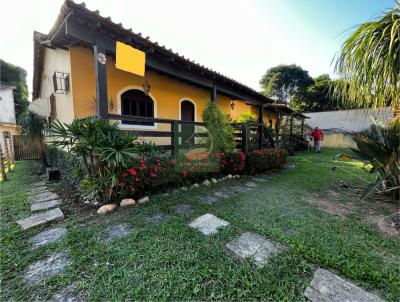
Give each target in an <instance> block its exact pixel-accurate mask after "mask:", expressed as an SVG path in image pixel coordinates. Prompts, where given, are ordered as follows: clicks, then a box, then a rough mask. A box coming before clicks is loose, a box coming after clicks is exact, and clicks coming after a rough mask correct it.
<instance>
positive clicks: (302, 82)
mask: <svg viewBox="0 0 400 302" xmlns="http://www.w3.org/2000/svg"><path fill="white" fill-rule="evenodd" d="M312 83H313V79H312V78H311V77H310V76H309V75H308V71H306V70H304V69H302V68H301V67H300V66H297V65H294V64H293V65H278V66H275V67H272V68H270V69H268V70H267V72H266V73H265V74H264V75H263V77H262V78H261V80H260V85H261V86H262V88H263V92H264V94H265V95H266V96H268V97H270V98H272V99H275V100H276V101H278V102H284V103H287V102H289V101H290V100H291V99H292V97H293V96H294V95H295V93H298V92H300V91H302V90H304V89H306V88H307V87H308V86H309V85H311V84H312Z"/></svg>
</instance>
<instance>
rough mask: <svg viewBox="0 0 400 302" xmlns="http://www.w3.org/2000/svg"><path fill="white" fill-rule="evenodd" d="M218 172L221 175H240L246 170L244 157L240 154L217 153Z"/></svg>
mask: <svg viewBox="0 0 400 302" xmlns="http://www.w3.org/2000/svg"><path fill="white" fill-rule="evenodd" d="M218 156H219V157H220V171H221V173H223V174H242V173H244V172H245V169H246V155H245V154H244V153H243V152H242V151H239V152H236V153H223V152H221V153H219V154H218Z"/></svg>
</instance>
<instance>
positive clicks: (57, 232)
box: [29, 227, 67, 249]
mask: <svg viewBox="0 0 400 302" xmlns="http://www.w3.org/2000/svg"><path fill="white" fill-rule="evenodd" d="M66 235H67V229H66V228H64V227H57V228H52V229H49V230H46V231H43V232H41V233H39V234H37V235H36V236H33V237H32V238H31V239H29V241H30V243H31V244H32V249H36V248H38V247H41V246H44V245H47V244H49V243H53V242H56V241H59V240H62V239H64V238H65V236H66Z"/></svg>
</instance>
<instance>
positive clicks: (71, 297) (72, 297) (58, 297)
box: [48, 283, 81, 302]
mask: <svg viewBox="0 0 400 302" xmlns="http://www.w3.org/2000/svg"><path fill="white" fill-rule="evenodd" d="M76 288H77V285H76V283H73V284H71V285H70V286H68V287H66V288H63V289H62V290H59V291H58V292H56V293H55V294H54V295H53V296H51V297H50V299H49V300H48V302H80V301H81V298H80V297H79V295H78V294H77V293H76V292H75V291H76Z"/></svg>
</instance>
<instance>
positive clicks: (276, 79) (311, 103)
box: [260, 65, 354, 112]
mask: <svg viewBox="0 0 400 302" xmlns="http://www.w3.org/2000/svg"><path fill="white" fill-rule="evenodd" d="M334 82H335V81H333V80H332V79H331V78H330V77H329V75H327V74H323V75H320V76H318V77H316V78H312V77H311V76H310V75H309V74H308V71H307V70H304V69H303V68H301V67H300V66H297V65H278V66H275V67H272V68H270V69H268V70H267V71H266V73H265V74H264V76H263V77H262V78H261V80H260V84H261V86H262V88H263V93H264V94H265V95H266V96H268V97H270V98H272V99H274V100H276V101H277V102H278V103H286V104H290V107H291V108H293V109H294V110H297V111H299V112H318V111H329V110H341V109H345V108H352V107H354V106H351V105H349V104H348V103H347V102H344V101H343V98H342V97H333V94H332V87H333V84H334Z"/></svg>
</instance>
